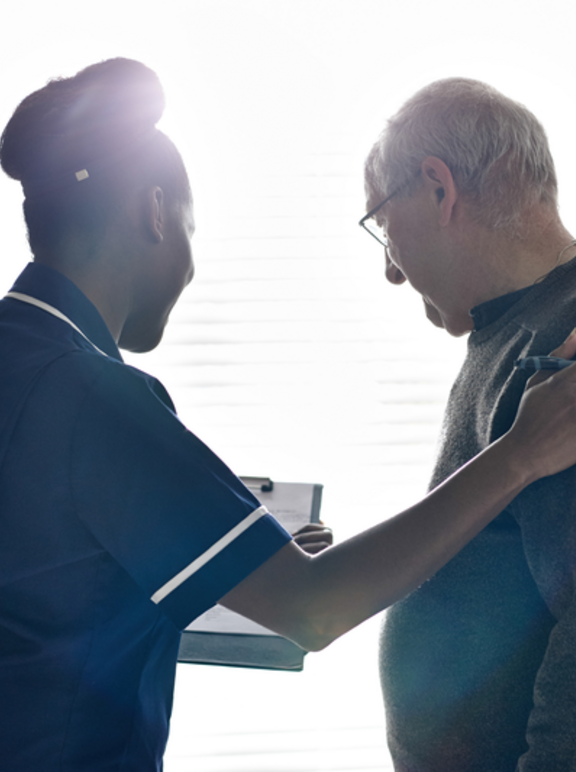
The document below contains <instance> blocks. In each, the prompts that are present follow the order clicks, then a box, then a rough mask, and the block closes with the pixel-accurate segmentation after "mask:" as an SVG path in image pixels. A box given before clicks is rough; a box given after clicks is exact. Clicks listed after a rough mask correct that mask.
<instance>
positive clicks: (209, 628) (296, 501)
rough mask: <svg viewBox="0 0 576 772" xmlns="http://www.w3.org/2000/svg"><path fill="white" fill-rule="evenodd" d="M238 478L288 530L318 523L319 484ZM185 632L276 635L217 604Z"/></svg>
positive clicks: (295, 529)
mask: <svg viewBox="0 0 576 772" xmlns="http://www.w3.org/2000/svg"><path fill="white" fill-rule="evenodd" d="M241 479H242V480H243V481H244V482H245V484H247V485H248V487H250V488H251V489H253V490H254V491H255V493H256V496H257V498H258V499H259V501H260V502H261V503H262V504H263V505H264V506H265V507H267V509H268V511H269V512H270V513H271V514H273V515H274V517H275V518H276V519H277V520H279V521H280V522H281V523H282V525H283V526H284V528H286V530H287V531H288V532H289V533H295V532H296V531H297V530H298V529H299V528H302V527H303V526H305V525H306V524H307V523H310V522H318V520H319V515H320V496H321V492H322V486H320V485H314V484H313V483H281V482H275V483H274V484H271V483H270V481H268V483H269V484H268V485H267V484H266V483H264V484H263V478H241ZM256 486H257V489H256ZM267 488H271V490H268V489H267ZM186 631H187V632H196V633H199V632H202V633H222V634H227V633H228V634H232V635H276V633H274V632H272V631H271V630H268V628H266V627H262V626H261V625H259V624H257V623H256V622H253V621H252V620H251V619H247V618H246V617H244V616H242V615H241V614H237V613H236V612H234V611H230V610H229V609H226V608H224V607H223V606H219V605H217V606H214V607H213V608H211V609H209V610H208V611H206V612H205V613H204V614H202V615H201V616H199V617H198V618H197V619H195V620H194V621H193V622H192V624H190V625H189V626H188V627H187V628H186Z"/></svg>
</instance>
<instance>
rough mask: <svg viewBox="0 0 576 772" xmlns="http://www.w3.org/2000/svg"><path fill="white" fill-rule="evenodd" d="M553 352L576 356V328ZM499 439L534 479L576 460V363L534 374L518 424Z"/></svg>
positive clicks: (528, 383) (566, 466)
mask: <svg viewBox="0 0 576 772" xmlns="http://www.w3.org/2000/svg"><path fill="white" fill-rule="evenodd" d="M550 355H551V356H556V357H561V358H563V359H572V358H573V357H574V356H576V331H574V332H572V334H571V335H570V336H569V337H568V338H567V339H566V340H565V341H564V343H563V344H562V345H561V346H559V347H558V348H557V349H555V350H554V351H552V352H551V354H550ZM498 442H500V443H502V444H503V445H508V446H511V447H512V449H511V450H510V456H511V457H516V458H517V459H518V461H519V463H520V464H521V466H522V468H523V469H524V471H525V472H526V474H529V475H531V479H532V480H535V479H538V478H540V477H546V476H548V475H552V474H556V473H557V472H561V471H563V470H564V469H567V468H568V467H569V466H572V465H574V464H576V367H574V365H571V366H570V367H566V368H565V369H564V370H558V371H552V370H542V371H539V372H537V373H536V374H535V375H533V376H532V377H531V378H530V379H529V381H528V382H527V384H526V391H525V393H524V396H523V397H522V401H521V402H520V406H519V409H518V414H517V416H516V420H515V422H514V425H513V426H512V428H511V429H510V431H509V432H508V433H507V434H506V435H504V437H502V438H501V439H500V440H499V441H498Z"/></svg>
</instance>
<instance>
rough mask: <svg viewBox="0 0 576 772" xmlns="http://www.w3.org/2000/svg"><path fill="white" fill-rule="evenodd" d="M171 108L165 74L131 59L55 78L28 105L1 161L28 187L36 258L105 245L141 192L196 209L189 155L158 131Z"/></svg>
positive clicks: (17, 115) (19, 112)
mask: <svg viewBox="0 0 576 772" xmlns="http://www.w3.org/2000/svg"><path fill="white" fill-rule="evenodd" d="M164 107H165V99H164V92H163V90H162V86H161V84H160V81H159V80H158V77H157V75H156V73H154V72H153V71H152V70H150V69H149V68H148V67H146V66H145V65H143V64H141V63H140V62H136V61H133V60H131V59H121V58H119V59H109V60H107V61H104V62H100V63H98V64H93V65H91V66H90V67H86V68H85V69H84V70H81V71H80V72H79V73H77V74H76V75H74V76H73V77H70V78H57V79H55V80H51V81H50V82H49V83H48V84H47V85H46V86H44V88H42V89H40V90H38V91H35V92H34V93H32V94H30V95H29V96H27V97H26V98H25V99H24V100H23V101H22V102H21V103H20V104H19V105H18V107H17V108H16V110H15V112H14V114H13V115H12V118H11V119H10V121H9V122H8V124H7V126H6V128H5V129H4V132H3V133H2V137H1V139H0V163H1V164H2V168H3V169H4V171H5V172H6V173H7V174H8V175H9V176H10V177H12V178H13V179H15V180H19V181H20V182H21V183H22V187H23V189H24V196H25V200H24V217H25V220H26V225H27V228H28V237H29V241H30V246H31V248H32V251H33V252H34V251H36V249H39V248H57V246H58V243H59V242H60V240H61V239H62V237H63V236H64V235H65V234H67V233H70V232H79V231H81V232H83V233H85V234H86V235H94V237H97V236H98V233H99V232H101V231H102V229H103V228H104V227H105V226H106V224H107V223H108V222H109V221H110V220H111V219H112V218H113V217H114V216H115V215H117V213H118V211H119V210H120V209H121V207H122V204H123V201H124V200H125V197H126V194H127V193H129V192H133V191H135V190H136V191H139V190H142V192H143V193H144V191H145V190H147V189H148V188H149V187H150V186H153V185H158V186H159V187H161V188H162V189H163V191H164V194H165V196H166V198H167V200H168V201H169V202H170V201H174V202H181V203H187V202H188V201H190V197H191V195H190V185H189V182H188V176H187V174H186V169H185V167H184V163H183V161H182V158H181V156H180V153H179V152H178V150H177V149H176V147H175V145H174V144H173V142H172V141H171V140H170V139H169V138H168V137H167V136H166V135H165V134H164V133H163V132H161V131H159V130H158V129H156V123H157V122H158V121H159V119H160V118H161V116H162V114H163V112H164Z"/></svg>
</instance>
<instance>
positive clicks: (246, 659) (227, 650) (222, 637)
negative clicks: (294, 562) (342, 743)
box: [178, 477, 322, 671]
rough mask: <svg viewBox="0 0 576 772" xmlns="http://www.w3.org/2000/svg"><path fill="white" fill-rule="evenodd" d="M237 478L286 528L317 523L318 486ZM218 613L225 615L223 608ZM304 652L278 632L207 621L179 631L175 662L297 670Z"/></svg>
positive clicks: (319, 493)
mask: <svg viewBox="0 0 576 772" xmlns="http://www.w3.org/2000/svg"><path fill="white" fill-rule="evenodd" d="M241 479H242V480H243V482H244V483H245V484H246V485H247V486H248V487H249V488H251V489H252V490H254V492H255V493H256V496H257V497H258V499H259V500H260V501H261V503H262V504H263V505H264V506H266V507H268V509H269V511H270V512H271V513H272V514H273V515H275V516H277V517H278V519H279V520H280V521H281V522H282V523H283V525H284V526H285V527H286V528H287V530H289V531H291V532H292V531H293V530H296V528H294V527H293V526H294V524H295V522H296V520H299V522H300V525H304V524H305V522H310V523H317V522H319V520H320V504H321V500H322V486H321V485H316V484H308V483H274V482H272V480H270V478H265V477H242V478H241ZM275 509H276V512H275V511H274V510H275ZM293 518H294V519H293ZM297 527H300V526H299V525H298V526H297ZM208 613H210V612H208ZM218 613H224V614H228V612H226V611H225V610H220V612H218ZM204 616H205V615H203V617H204ZM203 617H200V619H199V620H195V622H194V623H193V626H199V627H200V628H201V627H202V625H203V624H205V623H203ZM305 654H306V652H305V651H304V649H301V648H300V647H299V646H297V645H296V644H295V643H293V642H292V641H289V640H287V639H286V638H283V637H282V636H280V635H276V634H273V635H270V634H268V635H260V634H258V633H257V632H256V633H251V632H242V633H235V632H231V631H223V630H222V631H220V630H217V629H214V630H211V629H210V625H209V624H208V625H207V629H192V630H191V629H186V630H185V631H184V632H183V633H182V640H181V642H180V650H179V652H178V661H179V662H189V663H196V664H201V665H221V666H228V667H251V668H263V669H267V670H291V671H300V670H302V669H303V667H304V655H305Z"/></svg>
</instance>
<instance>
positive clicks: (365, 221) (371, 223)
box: [358, 188, 400, 249]
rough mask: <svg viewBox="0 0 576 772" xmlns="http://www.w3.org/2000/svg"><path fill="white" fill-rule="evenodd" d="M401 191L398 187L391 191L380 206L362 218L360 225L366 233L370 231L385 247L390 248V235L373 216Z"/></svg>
mask: <svg viewBox="0 0 576 772" xmlns="http://www.w3.org/2000/svg"><path fill="white" fill-rule="evenodd" d="M399 191H400V188H397V189H396V190H395V191H394V192H393V193H391V194H390V195H389V196H388V197H387V198H385V199H384V200H383V201H381V202H380V203H379V204H378V206H375V207H374V209H371V210H370V211H369V212H368V214H365V215H364V217H363V218H362V219H361V220H360V222H359V223H358V225H359V226H360V227H361V228H364V230H365V231H366V233H369V234H370V235H371V236H372V238H374V239H376V241H378V242H379V243H380V244H382V246H383V247H384V249H388V237H387V236H386V233H385V231H384V229H383V228H382V226H380V225H378V223H377V222H376V221H375V220H373V219H372V218H373V217H374V215H375V214H376V212H378V211H380V209H382V207H383V206H384V204H387V203H388V201H390V199H391V198H393V197H394V196H395V195H396V194H397V193H398V192H399Z"/></svg>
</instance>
